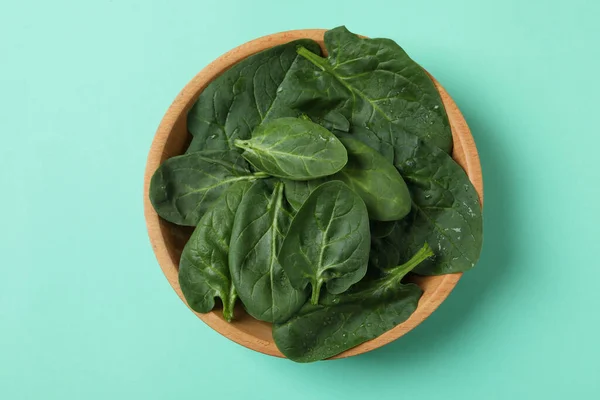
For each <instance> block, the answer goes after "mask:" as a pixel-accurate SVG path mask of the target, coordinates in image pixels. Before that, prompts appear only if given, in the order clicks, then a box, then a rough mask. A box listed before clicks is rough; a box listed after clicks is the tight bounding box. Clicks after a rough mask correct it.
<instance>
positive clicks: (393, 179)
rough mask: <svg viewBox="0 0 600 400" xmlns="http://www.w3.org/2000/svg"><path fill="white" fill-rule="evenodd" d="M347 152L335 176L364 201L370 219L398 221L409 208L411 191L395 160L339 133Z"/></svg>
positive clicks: (334, 177)
mask: <svg viewBox="0 0 600 400" xmlns="http://www.w3.org/2000/svg"><path fill="white" fill-rule="evenodd" d="M340 141H341V142H342V143H343V144H344V146H345V147H346V149H347V151H348V163H347V164H346V166H345V167H344V168H343V169H342V170H341V171H340V172H338V173H337V174H335V175H334V176H333V177H332V179H339V180H341V181H343V182H344V183H345V184H346V185H348V186H349V187H350V188H351V189H352V190H354V191H355V192H356V193H357V194H358V195H359V196H360V197H361V198H362V199H363V201H364V202H365V204H366V206H367V210H368V211H369V218H370V219H372V220H377V221H396V220H399V219H402V218H404V217H405V216H406V214H408V212H409V211H410V193H409V192H408V188H407V187H406V183H404V179H402V176H400V173H399V172H398V170H397V169H396V167H394V165H393V164H392V163H390V162H389V161H387V160H386V159H385V158H384V157H383V156H382V155H381V154H379V153H378V152H377V151H375V150H373V149H372V148H371V147H369V146H367V145H366V144H364V143H362V142H360V141H358V140H356V139H352V138H350V137H348V136H340Z"/></svg>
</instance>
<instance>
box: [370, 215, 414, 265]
mask: <svg viewBox="0 0 600 400" xmlns="http://www.w3.org/2000/svg"><path fill="white" fill-rule="evenodd" d="M404 234H405V233H404V225H401V222H400V221H397V222H395V223H394V224H393V225H392V229H391V231H390V233H389V234H388V235H385V236H382V237H375V235H374V233H373V229H372V228H371V250H370V253H369V271H370V272H373V273H374V274H377V273H378V271H381V270H385V269H387V268H391V267H393V266H395V265H398V263H399V262H400V259H401V257H402V256H403V255H404V251H405V250H404V249H403V248H402V241H403V240H405V239H404ZM401 252H402V253H401ZM404 259H406V258H404Z"/></svg>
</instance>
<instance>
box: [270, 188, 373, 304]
mask: <svg viewBox="0 0 600 400" xmlns="http://www.w3.org/2000/svg"><path fill="white" fill-rule="evenodd" d="M369 243H370V233H369V216H368V213H367V208H366V206H365V203H364V202H363V201H362V199H361V198H360V197H359V196H358V195H357V194H356V193H354V192H353V191H352V190H351V189H350V188H349V187H348V186H346V185H345V184H344V183H343V182H340V181H330V182H326V183H324V184H322V185H321V186H319V187H318V188H317V189H315V190H314V191H313V192H312V193H311V194H310V196H309V197H308V199H307V200H306V202H305V203H304V204H303V205H302V207H300V210H299V211H298V213H297V214H296V216H295V217H294V220H293V221H292V224H291V226H290V229H289V231H288V233H287V235H286V237H285V240H284V241H283V245H282V247H281V251H280V253H279V261H280V263H281V265H282V266H283V269H284V270H285V272H286V274H287V275H288V276H289V278H290V282H291V283H292V285H293V286H294V287H295V288H297V289H304V288H305V287H306V286H307V285H308V284H310V285H311V286H312V296H311V302H312V303H313V304H317V302H318V301H319V292H320V290H321V286H322V284H323V283H325V284H326V285H327V290H328V291H329V292H331V293H342V292H344V291H345V290H347V289H348V288H349V287H350V286H351V285H353V284H354V283H356V282H358V281H359V280H360V279H362V277H363V276H365V273H366V271H367V263H368V259H369Z"/></svg>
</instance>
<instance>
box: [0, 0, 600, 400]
mask: <svg viewBox="0 0 600 400" xmlns="http://www.w3.org/2000/svg"><path fill="white" fill-rule="evenodd" d="M335 3H336V2H334V1H325V0H316V1H313V0H311V1H304V2H303V3H302V4H301V3H300V2H297V3H292V2H287V1H167V0H164V1H142V0H139V1H120V0H114V1H80V0H77V1H76V0H73V1H65V0H59V1H11V2H9V1H5V2H2V5H0V135H1V142H0V163H1V164H0V210H2V216H1V217H0V227H1V229H0V398H2V399H7V400H13V399H108V398H115V399H177V398H183V399H187V398H194V399H211V398H214V399H217V398H218V399H232V398H237V399H270V398H285V399H288V400H294V399H311V400H316V399H333V398H341V399H368V398H382V399H383V398H385V399H401V398H406V399H415V400H417V399H418V400H421V399H445V400H451V399H460V400H469V399H508V398H511V399H563V398H573V399H575V398H578V399H598V398H600V367H599V363H598V359H599V356H600V344H599V340H600V339H599V330H600V311H599V306H600V294H599V289H598V282H599V280H600V265H599V262H598V256H597V252H598V248H599V244H598V239H599V238H600V229H599V226H600V224H599V222H600V221H599V217H598V214H599V212H600V206H599V204H600V201H599V200H598V198H599V197H600V190H599V187H600V172H599V171H600V168H599V167H598V162H599V160H600V157H598V148H599V147H600V139H599V129H598V126H599V122H598V105H599V101H598V93H599V92H600V85H599V83H598V82H599V81H598V76H597V75H598V72H599V70H600V52H599V44H600V28H598V22H597V17H598V15H600V7H599V6H598V5H597V4H598V3H597V2H596V4H593V2H592V1H591V0H590V1H587V2H586V1H583V0H568V1H567V0H564V1H561V0H555V1H541V0H540V1H520V0H504V1H495V2H491V1H482V0H470V1H469V0H452V1H448V0H428V1H423V2H417V1H399V0H390V1H381V0H369V1H345V2H343V5H339V6H336V5H335ZM228 10H234V11H231V12H228ZM251 15H255V16H256V17H251ZM341 24H346V25H347V26H348V27H349V29H351V30H353V31H355V32H360V33H363V34H366V35H369V36H372V37H377V36H379V37H390V38H393V39H395V40H396V41H398V42H399V43H400V44H401V45H402V46H404V47H405V49H406V50H407V51H408V52H409V53H410V54H411V55H412V56H413V58H415V59H416V60H417V61H418V62H420V63H421V64H422V65H423V66H425V67H426V68H427V69H428V70H429V71H430V72H431V73H433V74H434V75H435V76H436V77H437V78H438V79H439V81H440V82H442V84H443V85H445V87H446V88H447V89H448V91H449V92H450V93H451V95H452V96H453V97H454V98H455V100H456V102H457V103H458V105H459V106H460V108H461V109H462V111H463V112H464V114H465V116H466V118H467V120H468V122H469V124H470V126H471V128H472V130H473V134H474V136H475V139H476V141H477V145H478V148H479V151H480V155H481V159H482V164H483V171H484V178H485V196H486V197H485V225H486V226H485V246H484V251H483V254H482V257H481V261H480V263H479V264H478V266H477V268H476V269H474V270H473V271H471V272H469V273H468V274H466V275H465V277H464V279H463V280H462V281H461V282H460V284H459V285H458V287H457V288H456V290H455V291H454V293H452V295H451V296H450V297H449V299H448V300H447V301H446V302H445V303H444V304H443V305H442V306H441V307H440V308H439V309H438V311H436V313H435V314H434V315H433V316H432V317H431V318H429V319H428V320H427V321H425V322H424V323H423V324H422V325H421V326H419V327H418V328H417V329H415V330H414V331H412V332H411V333H409V334H408V335H406V336H405V337H404V338H402V339H401V340H398V341H396V342H395V343H393V344H391V345H389V346H386V347H385V348H382V349H379V350H377V351H374V352H372V353H369V354H367V355H364V356H361V357H355V358H351V359H346V360H341V361H334V362H322V363H316V364H310V365H298V364H294V363H292V362H289V361H287V360H281V359H276V358H272V357H267V356H263V355H261V354H258V353H255V352H252V351H250V350H247V349H245V348H243V347H241V346H239V345H237V344H235V343H232V342H230V341H228V340H227V339H225V338H223V337H221V336H220V335H219V334H217V333H216V332H214V331H212V330H211V329H210V328H208V327H207V326H206V325H204V324H203V323H202V322H201V321H200V320H198V319H197V318H196V317H195V316H194V315H193V314H192V313H190V312H189V311H188V310H187V309H186V307H185V306H184V305H183V304H182V303H181V301H180V300H179V299H178V298H177V297H176V295H175V293H174V292H173V291H172V290H171V288H170V287H169V285H168V283H167V281H166V280H165V278H164V276H163V275H162V273H161V271H160V269H159V267H158V264H157V262H156V260H155V258H154V254H153V253H152V250H151V248H150V245H149V242H148V238H147V235H146V231H145V225H144V220H143V216H142V176H143V172H144V165H145V159H146V155H147V151H148V149H149V146H150V142H151V140H152V137H153V134H154V131H155V129H156V127H157V126H158V124H159V121H160V119H161V117H162V115H163V114H164V112H165V111H166V110H167V108H168V106H169V104H170V103H171V101H172V100H173V99H174V97H175V96H176V94H177V93H178V91H179V90H180V89H181V88H182V87H183V86H184V85H185V84H186V83H187V82H188V81H189V80H190V79H191V78H192V77H193V76H194V74H195V73H197V72H198V71H199V70H200V69H202V68H203V67H204V66H205V65H206V64H208V63H209V62H210V61H211V60H213V59H214V58H215V57H217V56H219V55H220V54H222V53H224V52H225V51H227V50H229V49H231V48H233V47H235V46H237V45H239V44H241V43H243V42H245V41H247V40H250V39H253V38H256V37H258V36H261V35H265V34H269V33H273V32H278V31H282V30H288V29H296V28H308V27H334V26H337V25H341ZM371 396H373V397H371Z"/></svg>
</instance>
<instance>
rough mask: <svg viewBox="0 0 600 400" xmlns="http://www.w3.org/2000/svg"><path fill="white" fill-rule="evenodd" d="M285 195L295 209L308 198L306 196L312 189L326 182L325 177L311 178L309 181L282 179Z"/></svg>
mask: <svg viewBox="0 0 600 400" xmlns="http://www.w3.org/2000/svg"><path fill="white" fill-rule="evenodd" d="M283 182H284V183H285V197H286V199H287V201H288V203H290V205H291V206H292V208H293V209H294V210H296V211H298V210H299V209H300V207H302V204H304V202H305V201H306V199H308V196H310V194H311V193H312V191H313V190H315V189H316V188H318V187H319V186H320V185H321V184H322V183H325V182H327V178H319V179H313V180H310V181H291V180H289V179H284V181H283Z"/></svg>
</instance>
